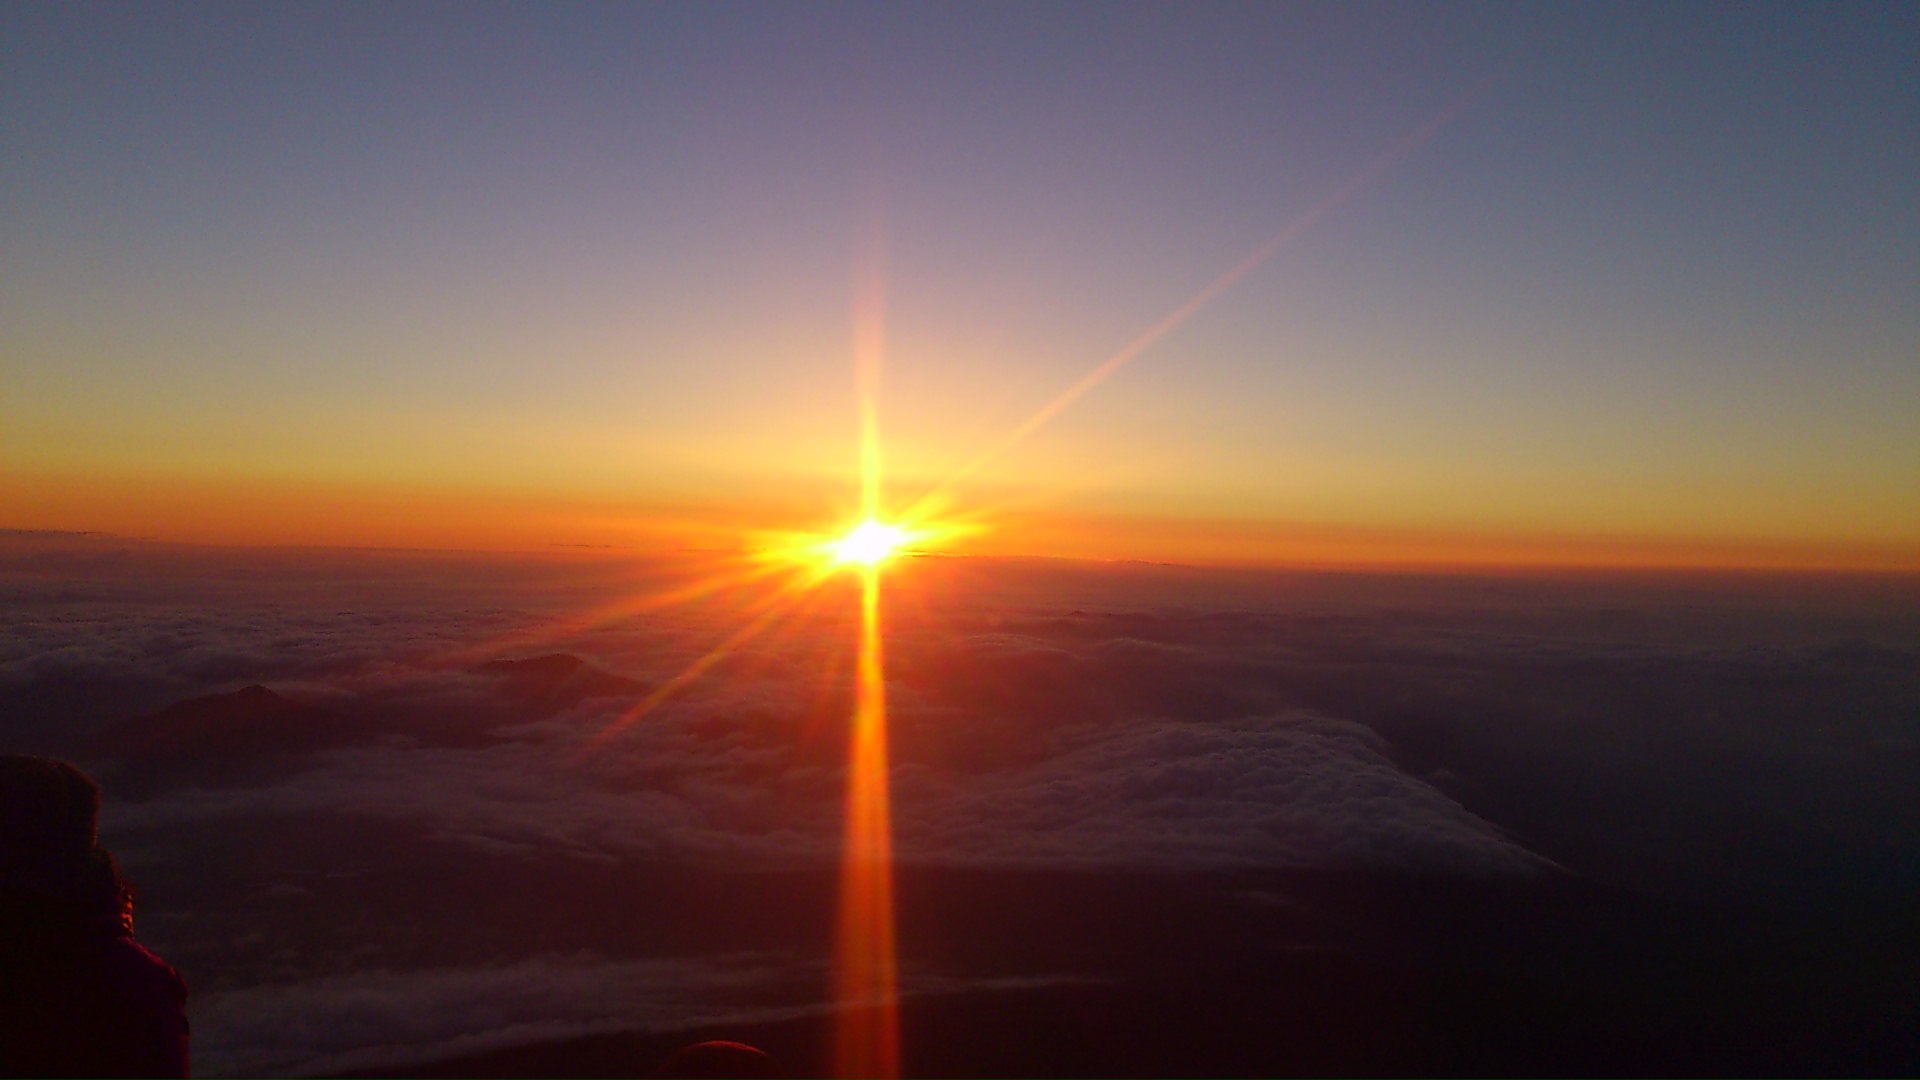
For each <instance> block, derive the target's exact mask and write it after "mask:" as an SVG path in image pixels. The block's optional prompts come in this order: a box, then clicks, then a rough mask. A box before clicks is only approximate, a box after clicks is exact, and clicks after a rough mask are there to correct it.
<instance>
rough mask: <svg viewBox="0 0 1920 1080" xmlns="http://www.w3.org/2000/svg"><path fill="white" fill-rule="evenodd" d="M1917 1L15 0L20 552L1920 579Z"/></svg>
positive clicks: (15, 424) (8, 374)
mask: <svg viewBox="0 0 1920 1080" xmlns="http://www.w3.org/2000/svg"><path fill="white" fill-rule="evenodd" d="M1916 30H1920V14H1917V13H1916V12H1915V10H1914V9H1913V8H1911V7H1909V6H1903V5H1893V4H1874V5H1849V4H1820V5H1774V4H1745V5H1738V6H1733V5H1707V4H1698V5H1684V6H1683V5H1613V4H1609V5H1581V4H1562V5H1520V4H1494V5H1476V4H1457V5H1444V6H1442V5H1400V4H1387V5H1366V4H1339V5H1260V6H1254V5H1206V4H1183V5H1067V4H1062V5H1048V6H1045V7H1041V8H1035V7H1032V6H1027V5H1005V6H1002V5H989V4H975V5H962V6H949V5H937V4H922V5H897V6H896V5H889V6H881V5H863V6H851V5H819V6H799V5H778V6H776V5H675V6H668V5H597V4H579V5H568V6H552V5H542V6H506V5H499V6H473V5H434V4H414V5H404V6H392V7H378V8H372V7H360V6H326V5H307V4H292V5H272V6H266V7H261V6H253V5H218V4H209V5H196V6H192V7H186V8H181V7H172V6H165V7H163V6H152V5H127V6H113V7H96V6H74V5H52V4H12V5H7V6H6V8H5V9H4V11H0V250H4V252H5V258H4V260H3V261H0V372H3V373H4V379H0V527H5V528H14V529H60V530H93V531H102V532H109V533H115V534H119V535H125V536H131V537H141V538H150V539H158V540H166V541H187V542H196V543H216V544H271V545H346V546H391V547H434V548H476V549H514V550H529V551H552V550H558V549H560V548H562V547H566V548H569V549H571V548H572V546H574V545H586V546H592V547H596V548H597V547H598V546H601V545H604V546H606V547H607V548H609V549H611V550H616V551H628V550H648V551H652V550H662V549H674V548H679V547H687V546H696V547H714V546H725V545H726V544H729V543H737V542H740V540H739V538H740V537H741V536H742V535H743V534H744V531H746V530H752V529H758V528H769V527H781V526H788V525H794V524H801V523H810V524H816V525H817V524H821V523H822V522H832V521H835V520H836V519H841V520H843V519H844V517H845V516H846V514H848V513H849V512H850V510H851V508H852V506H853V505H854V500H855V495H854V488H855V472H856V463H857V461H858V445H857V442H858V425H857V415H858V410H857V406H858V401H857V392H856V380H855V377H854V359H853V358H854V354H855V342H856V339H857V337H858V333H859V332H860V330H861V328H862V327H867V328H868V329H871V328H873V327H877V326H880V325H882V324H883V325H884V362H883V369H882V373H881V378H880V380H879V382H878V385H877V391H876V397H875V402H874V403H875V406H876V409H877V414H878V418H879V427H880V433H881V438H882V446H883V459H884V462H885V470H886V471H885V496H886V497H885V500H884V501H885V504H886V506H887V507H889V508H893V509H898V508H900V507H902V506H904V505H906V504H909V503H911V502H913V501H914V500H915V499H917V498H918V497H919V496H920V495H922V494H924V493H926V492H928V491H930V490H939V491H942V492H944V501H943V502H942V505H943V506H946V507H949V508H950V509H952V511H953V512H955V513H964V514H968V515H971V516H972V517H974V518H977V519H978V520H979V521H981V522H982V523H983V524H984V525H985V527H984V528H982V529H980V530H978V531H976V532H974V533H972V534H970V535H968V536H966V537H964V538H962V539H958V540H956V541H955V545H956V547H955V549H956V550H960V551H969V552H975V553H991V554H1019V555H1042V556H1056V557H1091V558H1116V559H1147V560H1156V561H1190V562H1234V563H1270V564H1271V563H1287V562H1307V563H1340V562H1358V563H1379V564H1400V563H1436V564H1444V563H1475V564H1481V565H1486V564H1506V563H1513V564H1532V563H1594V564H1622V563H1624V564H1650V563H1657V564H1674V565H1695V566H1702V565H1704V566H1721V565H1728V566H1818V567H1850V568H1881V569H1885V568H1902V569H1913V568H1916V567H1920V499H1915V498H1914V494H1913V493H1914V492H1915V491H1920V425H1915V424H1914V423H1913V422H1912V418H1913V416H1914V415H1915V410H1916V406H1920V363H1917V362H1916V358H1917V357H1920V189H1916V187H1915V185H1914V184H1913V178H1914V177H1915V176H1917V175H1920V70H1917V65H1920V61H1916V59H1915V56H1916V55H1917V54H1916V50H1915V49H1914V44H1915V41H1916V40H1917V39H1920V35H1917V34H1916ZM1116 359H1117V360H1120V361H1121V362H1120V363H1118V364H1117V366H1114V365H1109V369H1108V374H1106V375H1105V376H1104V377H1102V378H1100V379H1099V380H1098V382H1097V383H1096V384H1095V385H1092V386H1091V387H1090V388H1087V389H1086V390H1085V392H1084V393H1082V394H1079V395H1078V396H1077V397H1074V399H1073V400H1072V401H1071V402H1070V403H1068V404H1066V405H1065V407H1063V408H1060V409H1058V411H1057V412H1050V407H1051V406H1054V405H1057V404H1059V403H1060V401H1061V395H1062V394H1063V393H1064V392H1067V391H1069V389H1070V388H1073V387H1076V386H1077V385H1082V380H1083V379H1085V378H1086V377H1087V376H1088V375H1089V373H1091V372H1096V371H1100V370H1102V365H1108V362H1109V361H1113V360H1116ZM1042 415H1045V417H1046V418H1045V419H1044V422H1041V423H1038V424H1037V425H1035V424H1031V423H1030V422H1029V421H1030V420H1031V419H1033V418H1035V417H1038V416H1042ZM1023 431H1024V432H1026V434H1024V435H1022V436H1021V437H1020V438H1018V439H1017V440H1014V441H1011V442H1009V441H1008V436H1009V433H1019V432H1023Z"/></svg>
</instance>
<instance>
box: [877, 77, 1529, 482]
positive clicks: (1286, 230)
mask: <svg viewBox="0 0 1920 1080" xmlns="http://www.w3.org/2000/svg"><path fill="white" fill-rule="evenodd" d="M1499 78H1500V76H1499V75H1497V74H1495V75H1489V76H1487V77H1486V78H1484V79H1481V80H1480V81H1479V82H1477V83H1475V84H1474V85H1473V86H1472V87H1470V88H1469V89H1468V90H1467V91H1466V92H1465V93H1464V94H1461V95H1460V96H1459V97H1457V98H1455V99H1454V100H1453V101H1451V102H1449V103H1448V104H1447V105H1446V107H1445V108H1442V109H1441V110H1440V111H1439V112H1437V113H1435V114H1434V115H1433V116H1432V117H1431V118H1430V119H1428V120H1427V122H1426V123H1424V124H1422V125H1420V126H1419V127H1417V128H1415V129H1414V130H1412V131H1411V132H1408V133H1407V134H1406V135H1405V136H1402V137H1401V138H1400V140H1399V141H1397V142H1395V143H1394V144H1393V145H1391V146H1389V147H1387V149H1385V150H1383V151H1381V153H1380V154H1379V155H1378V156H1376V157H1374V158H1373V160H1371V161H1369V162H1367V163H1366V164H1365V165H1363V166H1361V167H1360V169H1359V171H1357V172H1355V173H1354V174H1353V175H1352V176H1349V177H1348V178H1347V179H1346V180H1345V181H1343V182H1342V183H1341V184H1340V185H1339V186H1338V187H1336V188H1334V189H1333V190H1332V191H1329V192H1328V193H1327V194H1325V195H1323V196H1321V197H1320V199H1319V200H1318V201H1316V202H1315V203H1314V204H1313V205H1311V206H1309V207H1307V208H1306V209H1305V210H1303V211H1301V212H1300V213H1299V214H1298V215H1296V216H1295V217H1294V218H1293V219H1292V220H1291V221H1289V222H1287V223H1286V225H1284V226H1283V227H1282V228H1281V229H1280V231H1279V232H1276V233H1274V234H1273V235H1272V236H1270V237H1268V238H1267V239H1266V240H1265V241H1264V242H1263V243H1261V244H1260V246H1258V247H1256V248H1254V249H1253V250H1252V251H1249V252H1248V253H1247V254H1246V255H1245V256H1243V257H1242V258H1241V259H1240V261H1239V262H1236V263H1234V264H1233V265H1232V266H1230V267H1228V268H1227V269H1226V270H1225V271H1223V272H1222V273H1221V274H1220V275H1219V276H1217V277H1215V278H1214V279H1213V280H1212V281H1209V282H1208V283H1207V284H1206V285H1205V286H1204V287H1202V288H1201V289H1200V291H1199V292H1197V293H1194V294H1193V296H1192V297H1190V298H1188V300H1187V301H1186V302H1185V303H1183V304H1181V305H1180V306H1179V307H1176V308H1174V309H1173V310H1172V311H1169V312H1168V313H1167V314H1166V315H1164V316H1162V317H1161V319H1160V320H1159V321H1158V322H1156V323H1154V324H1153V325H1152V326H1149V327H1147V329H1146V330H1144V331H1143V332H1141V333H1140V334H1139V336H1137V337H1135V338H1134V339H1133V340H1132V341H1130V342H1128V343H1127V344H1126V345H1125V346H1124V347H1122V348H1121V349H1120V351H1119V352H1116V353H1114V354H1113V355H1112V356H1109V357H1108V358H1106V359H1105V360H1103V361H1101V362H1100V363H1099V364H1096V365H1095V366H1094V367H1093V369H1092V370H1091V371H1089V372H1087V373H1086V374H1085V375H1083V376H1081V377H1080V379H1079V380H1078V381H1076V382H1074V383H1073V384H1072V385H1070V386H1068V387H1067V388H1066V389H1065V390H1063V391H1061V392H1060V394H1059V396H1057V397H1055V398H1054V399H1053V400H1052V401H1049V402H1047V403H1046V404H1045V405H1042V406H1041V407H1040V408H1039V409H1037V410H1035V411H1034V413H1033V415H1031V416H1029V417H1027V418H1026V419H1025V420H1023V421H1021V422H1020V423H1019V424H1018V425H1016V426H1015V427H1014V428H1013V430H1011V431H1009V432H1007V434H1005V435H1003V436H1001V438H1000V439H999V440H998V441H996V442H994V443H993V444H992V445H991V446H989V447H988V448H987V449H986V450H985V451H984V452H982V453H981V454H980V455H979V456H977V457H975V458H974V459H973V460H972V461H969V462H968V463H967V464H965V465H963V466H961V467H960V468H959V469H958V470H957V471H955V472H954V473H953V474H952V475H951V476H949V477H947V479H946V480H945V481H943V482H942V483H940V484H939V485H937V486H935V487H934V488H933V489H932V490H930V491H928V492H927V493H926V494H924V495H922V496H921V497H920V499H919V500H917V501H916V502H915V503H914V506H913V509H911V510H909V511H908V512H907V516H908V517H913V516H915V515H916V514H920V513H924V512H925V508H927V507H929V506H932V505H935V504H937V503H938V502H940V501H941V500H942V499H944V498H945V497H946V494H947V492H948V491H950V490H951V489H952V488H954V487H955V486H956V485H958V484H960V483H962V482H963V481H965V480H966V479H967V478H968V477H970V476H972V475H973V474H975V473H977V472H979V471H980V470H981V469H982V468H985V467H986V466H987V465H988V464H989V463H991V462H992V461H993V460H994V459H996V458H998V457H999V456H1000V455H1002V454H1004V453H1006V452H1007V451H1008V450H1010V449H1012V448H1013V447H1014V446H1015V445H1016V444H1018V443H1020V442H1021V441H1023V440H1024V439H1026V437H1027V436H1029V435H1031V434H1033V433H1034V432H1035V431H1036V430H1038V429H1039V428H1040V427H1041V426H1042V425H1044V424H1046V423H1047V422H1048V421H1049V420H1052V419H1053V418H1054V417H1055V416H1058V415H1059V414H1060V413H1061V412H1063V411H1065V410H1066V408H1067V407H1068V406H1070V405H1072V404H1073V403H1074V402H1076V401H1078V400H1080V399H1081V398H1082V397H1085V396H1086V394H1087V392H1088V391H1090V390H1092V389H1093V388H1094V387H1096V386H1098V385H1100V383H1101V382H1103V381H1105V380H1106V378H1107V377H1108V376H1109V375H1112V374H1113V373H1114V372H1116V371H1118V370H1120V369H1121V368H1123V367H1125V366H1126V365H1127V364H1128V363H1129V362H1131V361H1132V360H1133V359H1134V358H1135V357H1137V356H1139V355H1140V354H1141V353H1143V352H1145V351H1147V349H1149V348H1151V347H1152V346H1153V345H1154V344H1155V343H1156V342H1158V341H1159V340H1160V339H1161V338H1163V337H1166V336H1167V335H1168V334H1170V333H1172V332H1173V331H1174V330H1175V329H1177V328H1178V327H1179V326H1180V325H1181V324H1182V323H1184V322H1186V321H1187V320H1188V319H1190V318H1192V317H1193V315H1194V314H1195V313H1196V312H1198V311H1199V310H1200V309H1202V308H1204V307H1206V306H1207V305H1208V304H1210V303H1212V302H1213V301H1214V300H1215V299H1217V298H1218V297H1219V296H1220V295H1221V294H1222V293H1224V292H1226V291H1227V290H1229V289H1231V288H1233V287H1234V286H1235V285H1237V284H1239V283H1240V280H1241V279H1242V278H1244V277H1246V276H1247V275H1248V274H1251V273H1252V272H1254V271H1255V270H1257V269H1259V268H1260V267H1262V266H1264V265H1266V263H1267V262H1268V261H1270V260H1271V259H1272V258H1273V257H1274V256H1275V255H1278V254H1279V253H1280V250H1281V249H1282V248H1284V247H1286V246H1287V245H1288V244H1290V243H1292V242H1293V241H1294V240H1295V239H1296V238H1298V237H1299V236H1300V235H1301V234H1302V233H1305V232H1306V231H1307V230H1309V229H1311V228H1313V227H1314V226H1315V225H1317V224H1319V223H1320V221H1321V219H1323V218H1325V217H1326V216H1327V215H1329V214H1331V213H1333V212H1334V211H1335V210H1337V209H1339V208H1340V207H1341V206H1344V205H1345V204H1346V203H1347V202H1348V201H1349V200H1351V199H1352V198H1353V197H1354V196H1355V195H1356V194H1358V193H1359V192H1360V190H1361V189H1363V188H1365V187H1366V186H1367V185H1368V184H1370V183H1372V182H1373V181H1375V180H1377V179H1379V178H1380V177H1381V176H1382V175H1384V174H1386V173H1387V172H1388V171H1390V170H1391V169H1393V168H1394V167H1395V166H1397V165H1399V164H1400V163H1401V162H1403V161H1405V160H1406V159H1407V158H1409V157H1411V156H1413V154H1414V152H1415V151H1417V150H1419V149H1420V148H1421V147H1422V146H1424V145H1426V143H1427V142H1428V141H1429V140H1431V139H1432V138H1433V137H1434V136H1435V135H1437V134H1439V133H1440V130H1441V129H1442V128H1444V127H1446V126H1447V125H1448V124H1450V123H1452V122H1453V121H1454V120H1455V119H1456V118H1457V117H1459V115H1460V114H1461V113H1463V112H1465V111H1466V110H1467V108H1468V107H1469V106H1471V105H1472V104H1473V103H1474V102H1475V101H1477V100H1479V98H1480V97H1481V95H1483V94H1485V93H1486V92H1487V90H1488V88H1490V87H1491V86H1492V85H1493V84H1494V83H1495V82H1496V81H1498V79H1499Z"/></svg>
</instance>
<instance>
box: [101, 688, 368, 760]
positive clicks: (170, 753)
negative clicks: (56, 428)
mask: <svg viewBox="0 0 1920 1080" xmlns="http://www.w3.org/2000/svg"><path fill="white" fill-rule="evenodd" d="M336 719H337V718H336V717H335V716H334V714H333V713H332V712H330V711H328V710H326V709H321V708H317V707H315V706H311V705H303V704H300V703H299V702H297V701H292V700H289V699H288V698H285V697H283V696H281V695H279V694H276V693H274V692H273V691H272V690H269V689H267V688H266V687H264V686H260V685H258V684H255V685H253V686H245V687H242V688H240V689H238V690H234V691H232V692H230V693H225V694H208V695H207V696H205V697H196V698H188V699H186V700H185V701H176V702H174V703H173V704H172V705H169V706H167V707H166V708H164V709H161V710H160V711H158V712H155V713H149V714H148V715H145V716H136V717H133V718H132V719H129V720H123V721H120V722H119V723H116V724H111V725H109V726H108V727H107V729H106V730H105V731H103V732H101V734H100V736H99V739H98V740H97V741H98V745H99V748H100V749H101V750H102V751H103V752H107V753H111V754H115V755H128V756H139V757H144V758H158V757H199V758H206V757H216V758H226V757H254V756H258V755H262V754H268V755H272V754H293V753H306V752H310V751H312V750H316V749H319V748H321V747H324V746H328V745H335V744H337V743H339V742H340V741H341V739H342V737H343V736H346V735H349V734H357V733H355V732H351V731H350V730H349V729H351V728H352V727H353V726H354V725H351V724H346V725H343V724H340V723H337V722H336Z"/></svg>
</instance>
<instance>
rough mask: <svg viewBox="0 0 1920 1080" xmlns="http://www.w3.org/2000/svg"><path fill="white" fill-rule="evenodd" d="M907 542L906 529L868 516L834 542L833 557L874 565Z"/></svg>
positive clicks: (843, 560) (838, 559)
mask: <svg viewBox="0 0 1920 1080" xmlns="http://www.w3.org/2000/svg"><path fill="white" fill-rule="evenodd" d="M906 542H907V531H906V530H905V529H902V528H900V527H899V526H898V525H885V524H882V523H880V522H878V521H874V520H873V519H872V518H868V519H867V520H866V521H863V522H861V523H860V524H858V525H856V526H854V527H853V529H852V531H850V532H848V533H847V535H845V536H843V537H841V538H840V539H839V540H838V541H836V542H835V543H834V545H833V559H834V561H835V562H843V563H860V564H863V565H866V566H873V565H875V564H877V563H880V562H883V561H885V560H886V559H887V558H889V557H891V556H892V555H894V554H895V553H897V552H898V551H899V550H900V546H901V545H902V544H904V543H906Z"/></svg>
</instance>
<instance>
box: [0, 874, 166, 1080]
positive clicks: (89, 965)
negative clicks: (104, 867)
mask: <svg viewBox="0 0 1920 1080" xmlns="http://www.w3.org/2000/svg"><path fill="white" fill-rule="evenodd" d="M0 920H5V921H6V922H8V923H10V924H11V925H0V1075H4V1076H168V1077H172V1076H186V1075H187V1013H186V1004H187V987H186V983H184V982H182V981H181V979H180V974H179V973H178V972H176V971H174V970H173V968H171V967H169V966H168V965H167V964H166V963H165V962H164V961H162V960H161V959H160V958H159V957H157V956H155V955H153V954H152V953H151V952H148V951H147V950H146V949H145V948H144V947H143V946H141V945H140V943H139V942H137V941H135V940H133V935H132V933H131V932H130V931H128V930H127V929H126V927H125V925H124V924H123V923H121V922H120V920H118V919H115V918H104V917H94V918H86V919H74V918H61V917H59V916H53V917H47V916H46V914H45V913H44V912H35V911H31V910H29V911H22V909H21V907H20V906H18V905H14V904H0Z"/></svg>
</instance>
